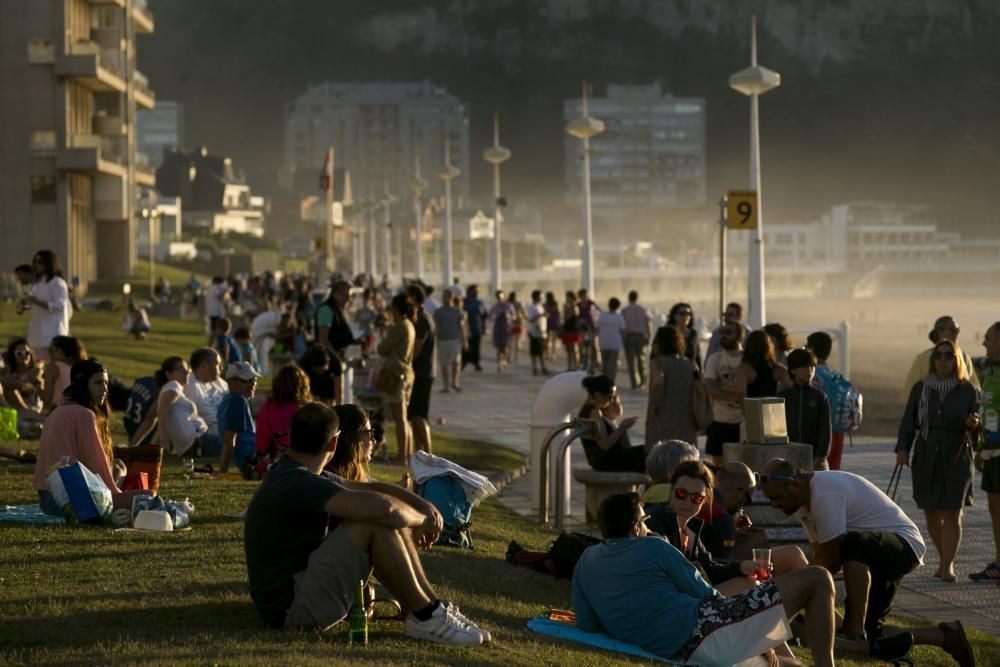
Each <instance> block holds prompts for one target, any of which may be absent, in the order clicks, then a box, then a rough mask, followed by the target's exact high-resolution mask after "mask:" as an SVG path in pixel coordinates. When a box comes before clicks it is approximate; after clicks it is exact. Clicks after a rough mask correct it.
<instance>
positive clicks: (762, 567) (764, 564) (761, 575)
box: [753, 549, 772, 581]
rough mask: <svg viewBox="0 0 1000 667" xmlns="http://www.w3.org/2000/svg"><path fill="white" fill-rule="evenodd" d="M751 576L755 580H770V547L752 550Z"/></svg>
mask: <svg viewBox="0 0 1000 667" xmlns="http://www.w3.org/2000/svg"><path fill="white" fill-rule="evenodd" d="M753 565H754V570H753V578H754V579H756V580H757V581H770V580H771V568H772V565H771V550H770V549H754V550H753Z"/></svg>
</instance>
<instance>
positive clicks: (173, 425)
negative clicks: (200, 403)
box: [134, 357, 208, 456]
mask: <svg viewBox="0 0 1000 667" xmlns="http://www.w3.org/2000/svg"><path fill="white" fill-rule="evenodd" d="M190 375H191V369H190V368H189V367H188V363H187V362H186V361H185V360H184V359H183V358H181V357H167V358H166V359H164V360H163V363H162V364H160V370H158V371H156V375H155V378H156V385H157V386H158V387H159V388H160V393H159V396H157V398H156V405H155V407H153V408H151V409H150V411H153V410H155V411H156V412H155V414H156V419H155V421H152V422H150V424H151V425H152V424H155V425H156V434H155V435H154V436H153V444H154V445H159V446H160V447H162V448H163V451H164V452H173V453H174V454H177V455H178V456H181V455H183V454H184V453H185V452H187V451H188V450H189V449H191V448H192V447H194V446H195V445H196V443H197V442H198V438H200V437H201V436H202V435H204V434H205V433H207V432H208V424H206V423H205V420H204V419H202V418H201V416H200V415H199V414H198V408H197V406H195V404H194V402H193V401H191V399H189V398H188V397H187V396H186V395H185V394H184V385H186V384H187V381H188V376H190ZM136 436H137V437H138V440H139V441H141V440H142V439H143V438H144V437H145V434H144V433H141V432H136ZM134 439H135V438H134ZM196 451H197V448H196Z"/></svg>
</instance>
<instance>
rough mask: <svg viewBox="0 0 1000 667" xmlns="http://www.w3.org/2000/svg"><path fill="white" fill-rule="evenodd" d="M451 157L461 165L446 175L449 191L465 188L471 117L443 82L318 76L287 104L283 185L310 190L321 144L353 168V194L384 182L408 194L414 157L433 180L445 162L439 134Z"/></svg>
mask: <svg viewBox="0 0 1000 667" xmlns="http://www.w3.org/2000/svg"><path fill="white" fill-rule="evenodd" d="M446 137H447V138H449V139H450V140H451V153H452V164H454V165H455V166H456V167H458V168H459V169H461V170H462V174H461V176H459V177H458V178H457V179H456V180H455V181H454V182H453V183H452V192H453V193H454V196H455V197H461V198H465V199H467V198H468V196H469V171H470V170H469V119H468V115H467V111H466V108H465V105H464V104H463V103H462V102H461V101H460V100H459V99H458V98H456V97H454V96H453V95H451V94H449V93H448V91H447V90H445V89H444V88H442V87H441V86H436V85H434V84H432V83H430V82H428V81H423V82H419V83H331V82H328V83H323V84H320V85H318V86H313V87H312V88H310V89H309V90H307V91H306V92H305V93H303V94H302V95H300V96H299V97H297V98H296V99H295V100H294V101H293V102H291V103H290V104H289V105H288V106H287V108H286V111H285V165H284V170H283V174H282V177H283V178H282V180H283V185H284V186H285V187H286V188H287V189H289V190H291V191H293V192H295V193H299V194H302V193H309V194H311V193H314V192H316V190H317V189H318V185H317V184H318V182H319V172H320V168H321V167H322V165H323V157H324V155H325V152H326V149H327V146H330V145H333V146H334V149H335V151H336V153H335V156H334V161H335V164H336V165H337V166H338V167H339V166H346V167H348V168H349V169H350V170H351V178H352V180H353V185H354V198H355V199H356V200H359V201H364V200H365V199H366V198H367V197H368V195H369V193H372V194H373V195H376V196H377V195H380V194H381V193H382V192H383V190H384V188H385V181H386V180H388V187H389V190H390V192H392V193H393V194H394V195H396V196H397V197H400V198H401V199H404V200H406V199H408V198H409V197H410V194H409V193H410V181H411V180H412V179H413V173H414V162H415V157H416V156H419V157H420V161H421V174H422V176H423V178H424V179H425V180H427V181H429V182H430V183H431V184H432V188H433V187H434V186H435V185H436V184H437V183H438V180H437V178H436V174H437V173H438V171H440V169H441V168H442V166H443V165H444V142H445V138H446Z"/></svg>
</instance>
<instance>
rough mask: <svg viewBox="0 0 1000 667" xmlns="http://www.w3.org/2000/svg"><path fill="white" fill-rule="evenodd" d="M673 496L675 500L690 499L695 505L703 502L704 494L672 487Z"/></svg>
mask: <svg viewBox="0 0 1000 667" xmlns="http://www.w3.org/2000/svg"><path fill="white" fill-rule="evenodd" d="M674 498H676V499H677V500H690V501H691V502H693V503H694V504H695V505H701V504H702V503H703V502H705V496H704V495H702V494H700V493H691V492H690V491H688V490H687V489H682V488H680V487H678V488H676V489H674Z"/></svg>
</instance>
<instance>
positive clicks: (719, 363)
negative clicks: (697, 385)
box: [705, 350, 743, 424]
mask: <svg viewBox="0 0 1000 667" xmlns="http://www.w3.org/2000/svg"><path fill="white" fill-rule="evenodd" d="M742 361H743V353H742V352H740V351H738V350H737V351H736V354H730V353H729V352H728V351H726V350H719V351H718V352H715V353H714V354H712V355H711V356H710V357H709V358H708V359H707V360H706V361H705V379H706V380H714V381H716V382H718V383H719V387H720V388H721V389H734V388H735V387H736V368H737V367H738V366H739V365H740V363H741V362H742ZM712 418H713V419H714V420H715V421H717V422H720V423H723V424H739V423H740V422H742V421H743V407H742V403H740V401H717V400H715V399H714V398H713V399H712Z"/></svg>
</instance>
